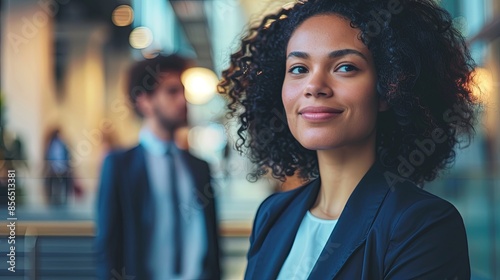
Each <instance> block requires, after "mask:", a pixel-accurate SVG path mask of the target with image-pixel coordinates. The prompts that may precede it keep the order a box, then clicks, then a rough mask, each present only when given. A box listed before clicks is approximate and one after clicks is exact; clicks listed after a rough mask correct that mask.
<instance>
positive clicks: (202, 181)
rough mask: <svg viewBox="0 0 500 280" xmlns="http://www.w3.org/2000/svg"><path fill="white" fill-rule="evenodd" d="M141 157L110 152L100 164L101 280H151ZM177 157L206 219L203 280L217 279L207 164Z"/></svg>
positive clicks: (150, 212)
mask: <svg viewBox="0 0 500 280" xmlns="http://www.w3.org/2000/svg"><path fill="white" fill-rule="evenodd" d="M144 153H145V150H144V148H143V147H142V146H141V145H138V146H136V147H135V148H133V149H131V150H128V151H120V152H113V153H111V154H109V155H108V156H107V157H106V159H105V160H104V163H103V167H102V174H101V181H100V185H99V196H98V206H97V207H98V211H97V217H96V218H97V223H96V226H97V234H96V249H97V261H98V275H99V279H106V280H109V279H113V278H119V277H121V278H123V279H128V278H126V277H129V276H135V279H141V280H142V279H144V280H147V279H151V276H150V275H149V274H148V271H147V269H146V259H147V257H146V256H148V254H149V250H148V248H150V245H151V244H150V241H151V236H152V231H153V221H154V215H155V211H154V209H153V207H154V203H153V198H152V196H151V189H150V187H149V183H148V175H147V171H146V163H145V162H146V161H145V155H144ZM181 154H182V156H183V157H184V158H185V159H186V163H187V165H188V166H189V168H190V172H191V173H192V174H193V178H194V182H195V186H196V188H197V191H196V193H197V194H198V198H199V202H200V203H201V206H202V208H203V212H204V214H205V215H204V217H205V222H206V232H207V255H206V257H205V260H204V267H203V271H204V272H206V273H207V275H206V278H205V279H220V264H219V241H218V226H217V219H216V213H215V205H214V199H213V197H214V194H213V190H212V188H211V186H210V171H209V168H208V164H207V163H206V162H204V161H202V160H199V159H197V158H195V157H193V156H192V155H190V154H189V153H187V152H182V153H181ZM156 214H157V213H156ZM121 278H119V279H121Z"/></svg>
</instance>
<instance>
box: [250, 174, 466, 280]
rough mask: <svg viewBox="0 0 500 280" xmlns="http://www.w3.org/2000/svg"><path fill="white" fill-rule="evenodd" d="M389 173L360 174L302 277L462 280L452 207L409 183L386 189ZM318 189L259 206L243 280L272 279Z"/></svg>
mask: <svg viewBox="0 0 500 280" xmlns="http://www.w3.org/2000/svg"><path fill="white" fill-rule="evenodd" d="M389 175H390V174H389V173H388V171H385V170H384V169H383V168H382V167H381V166H380V165H379V164H375V165H374V166H372V167H371V169H370V170H369V171H368V172H367V173H366V174H365V176H364V177H363V179H362V180H361V181H360V182H359V184H358V186H357V187H356V188H355V190H354V191H353V193H352V194H351V196H350V198H349V200H348V202H347V204H346V206H345V208H344V210H343V212H342V214H341V216H340V218H339V220H338V222H337V225H336V227H335V229H334V230H333V232H332V234H331V236H330V238H329V240H328V242H327V243H326V245H325V247H324V249H323V251H322V253H321V255H320V257H319V258H318V261H317V262H316V264H315V266H314V268H313V270H312V272H311V274H310V276H309V279H314V280H316V279H370V280H371V279H450V280H451V279H470V265H469V255H468V248H467V239H466V234H465V229H464V224H463V221H462V218H461V216H460V214H459V213H458V211H457V210H456V209H455V207H453V205H451V204H450V203H449V202H447V201H445V200H443V199H440V198H438V197H436V196H434V195H432V194H430V193H428V192H426V191H424V190H422V189H421V188H418V187H416V186H415V185H414V184H412V183H409V182H403V183H399V184H397V185H394V187H392V188H391V187H390V184H391V178H393V177H391V176H389ZM319 189H320V181H319V180H314V181H312V182H310V183H309V184H306V185H305V186H302V187H300V188H298V189H295V190H292V191H288V192H284V193H276V194H273V195H271V196H270V197H269V198H267V199H266V200H265V201H264V202H263V203H262V204H261V206H260V207H259V210H258V211H257V215H256V218H255V221H254V226H253V231H252V235H251V237H250V244H251V246H250V250H249V252H248V255H247V258H248V266H247V270H246V274H245V279H259V280H261V279H276V277H277V276H278V273H279V271H280V270H281V267H282V265H283V263H284V261H285V259H286V257H287V256H288V253H289V251H290V249H291V247H292V244H293V242H294V239H295V234H296V233H297V229H298V228H299V225H300V223H301V221H302V218H303V217H304V215H305V213H306V211H307V210H308V209H310V208H311V207H312V205H313V204H314V202H315V200H316V197H317V194H318V191H319ZM297 265H300V264H297Z"/></svg>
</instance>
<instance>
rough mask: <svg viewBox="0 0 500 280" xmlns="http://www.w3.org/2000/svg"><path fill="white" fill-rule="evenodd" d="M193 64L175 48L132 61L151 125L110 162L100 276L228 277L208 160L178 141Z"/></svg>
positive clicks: (133, 79) (140, 109)
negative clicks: (185, 76) (184, 77)
mask: <svg viewBox="0 0 500 280" xmlns="http://www.w3.org/2000/svg"><path fill="white" fill-rule="evenodd" d="M186 66H187V64H186V61H185V60H184V59H182V58H181V57H178V56H176V55H171V56H167V57H165V56H157V57H156V58H154V59H148V60H145V61H142V62H139V63H137V64H135V65H134V66H133V67H132V68H131V71H130V77H129V88H128V92H129V97H130V100H131V102H132V104H133V105H134V109H135V110H136V112H137V113H138V114H139V116H141V117H142V118H143V128H142V130H141V132H140V135H139V145H138V146H136V147H134V148H132V149H130V150H127V151H121V152H112V153H110V154H109V155H108V156H107V157H106V159H105V160H104V163H103V167H102V174H101V181H100V186H99V196H98V211H97V237H96V244H97V250H98V255H99V256H98V265H99V277H100V278H99V279H106V280H109V279H113V278H115V279H128V278H127V277H132V276H135V278H134V279H140V280H142V279H145V280H149V279H153V280H156V279H157V280H167V279H168V280H171V279H220V267H219V244H218V236H217V233H218V228H217V222H216V215H215V206H214V200H213V191H212V189H211V187H210V174H209V169H208V165H207V163H206V162H204V161H201V160H199V159H197V158H195V157H193V156H192V155H190V154H189V153H188V152H186V151H183V150H180V149H179V148H177V147H176V145H175V144H174V141H173V139H174V133H175V131H176V129H177V128H179V127H181V126H184V125H186V122H187V115H186V100H185V98H184V87H183V85H182V83H181V79H180V76H181V73H182V72H183V71H184V70H185V68H186ZM119 277H121V278H119Z"/></svg>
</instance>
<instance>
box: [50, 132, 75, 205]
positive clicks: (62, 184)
mask: <svg viewBox="0 0 500 280" xmlns="http://www.w3.org/2000/svg"><path fill="white" fill-rule="evenodd" d="M47 139H48V140H47V144H46V149H45V168H44V173H45V194H46V198H47V202H48V204H49V205H66V204H67V203H68V199H69V197H70V196H71V195H72V194H73V191H74V180H73V172H72V171H73V170H72V168H71V164H70V161H71V154H70V152H69V149H68V146H67V145H66V143H65V142H64V140H63V138H62V137H61V133H60V130H59V129H58V128H56V129H53V130H52V131H51V132H50V133H49V136H48V137H47Z"/></svg>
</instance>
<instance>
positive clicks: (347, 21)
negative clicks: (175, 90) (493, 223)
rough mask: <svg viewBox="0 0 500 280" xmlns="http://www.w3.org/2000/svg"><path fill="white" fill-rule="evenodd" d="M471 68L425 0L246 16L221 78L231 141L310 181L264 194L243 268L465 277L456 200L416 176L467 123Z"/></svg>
mask: <svg viewBox="0 0 500 280" xmlns="http://www.w3.org/2000/svg"><path fill="white" fill-rule="evenodd" d="M472 70H473V63H472V60H471V58H470V55H469V52H468V50H467V48H466V46H465V43H464V40H463V38H462V36H461V35H460V34H459V32H458V31H457V30H456V29H455V28H454V27H453V26H452V25H451V19H450V15H449V14H448V13H447V12H446V11H444V10H443V9H441V8H439V7H438V6H437V5H436V4H435V3H434V2H433V1H432V0H399V1H398V0H385V1H384V0H309V1H307V2H299V3H297V4H296V5H294V6H293V7H292V8H289V9H285V8H284V9H282V10H281V11H279V12H278V13H276V14H274V15H270V16H267V17H266V18H265V19H264V20H263V21H262V22H261V23H260V24H259V25H258V26H256V27H254V28H251V29H250V32H249V34H248V35H246V37H244V38H243V40H242V43H241V49H240V50H239V51H238V52H236V53H235V54H233V55H232V56H231V65H230V67H229V69H228V70H226V71H224V73H223V81H222V82H221V84H220V86H221V91H222V92H223V93H225V94H226V95H227V96H228V98H229V100H230V104H229V108H230V109H231V112H232V114H233V115H236V116H238V117H239V120H240V124H241V125H240V127H239V129H238V135H239V137H240V139H239V141H238V142H237V148H238V149H239V150H240V151H242V152H243V151H246V150H247V149H248V150H249V151H250V153H249V154H250V158H251V160H252V161H253V162H255V163H257V166H258V168H257V170H255V172H253V175H254V176H255V177H254V178H257V177H259V176H261V175H263V174H265V173H266V172H268V171H270V172H271V173H272V175H273V176H274V177H276V178H278V179H281V180H284V179H285V178H286V177H287V176H291V175H294V174H297V175H299V176H300V177H301V178H302V179H304V180H306V181H308V183H306V184H305V185H303V186H302V187H299V188H297V189H294V190H292V191H288V192H283V193H277V194H274V195H271V196H270V197H269V198H267V199H266V200H265V201H264V202H263V203H262V205H261V206H260V207H259V210H258V212H257V215H256V218H255V221H254V226H253V230H252V235H251V237H250V243H251V246H250V250H249V252H248V256H247V257H248V266H247V270H246V274H245V279H333V278H335V279H415V278H418V279H468V278H470V265H469V257H468V249H467V239H466V234H465V229H464V225H463V221H462V218H461V216H460V214H459V213H458V211H457V210H456V209H455V208H454V207H453V206H452V205H451V204H450V203H448V202H446V201H444V200H443V199H440V198H438V197H436V196H434V195H431V194H429V193H427V192H426V191H424V190H422V188H420V187H419V186H422V185H423V183H425V182H428V181H431V180H433V179H434V178H435V177H436V176H437V174H438V172H439V171H440V170H442V169H443V168H445V167H447V166H449V164H451V163H452V161H453V159H454V157H455V152H454V151H453V149H454V147H455V145H456V144H457V143H458V142H459V140H458V139H461V138H460V137H463V136H468V137H471V136H472V134H473V121H474V116H475V113H474V112H475V111H474V110H475V100H474V98H473V96H472V94H471V84H472V83H471V78H472V77H471V72H472ZM283 115H286V119H284V118H282V117H281V116H283ZM281 119H283V121H284V122H286V125H282V123H281V122H280V120H281ZM417 185H418V186H417Z"/></svg>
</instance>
